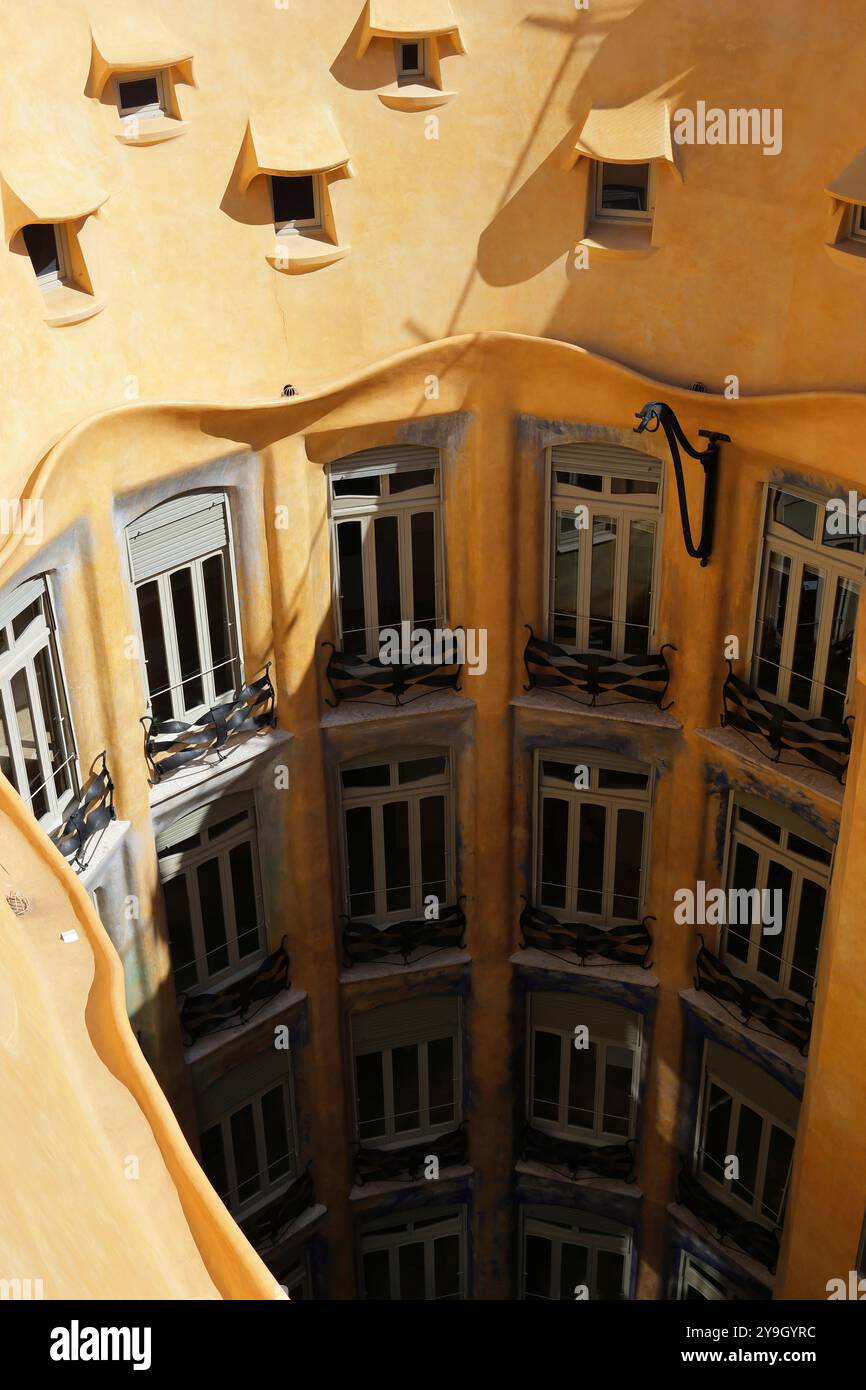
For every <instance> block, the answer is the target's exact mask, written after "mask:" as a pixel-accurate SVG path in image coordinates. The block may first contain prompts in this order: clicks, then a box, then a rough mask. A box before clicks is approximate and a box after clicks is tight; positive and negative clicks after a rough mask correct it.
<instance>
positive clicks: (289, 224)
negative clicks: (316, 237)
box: [271, 174, 321, 232]
mask: <svg viewBox="0 0 866 1390" xmlns="http://www.w3.org/2000/svg"><path fill="white" fill-rule="evenodd" d="M271 193H272V196H273V203H274V226H275V227H276V229H277V231H278V232H283V231H294V230H295V229H296V228H299V227H312V228H316V227H320V226H321V214H320V200H319V187H318V179H317V178H316V176H315V175H314V174H302V175H298V176H296V177H293V178H285V177H282V176H279V175H276V174H275V175H274V176H273V177H272V178H271Z"/></svg>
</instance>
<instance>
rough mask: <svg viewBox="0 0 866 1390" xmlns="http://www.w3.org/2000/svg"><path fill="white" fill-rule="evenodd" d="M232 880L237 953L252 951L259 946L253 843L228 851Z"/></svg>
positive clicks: (244, 954)
mask: <svg viewBox="0 0 866 1390" xmlns="http://www.w3.org/2000/svg"><path fill="white" fill-rule="evenodd" d="M229 867H230V870H231V880H232V899H233V902H234V908H235V929H236V930H237V934H238V955H239V956H240V957H241V958H243V957H244V956H249V955H252V954H253V952H254V951H257V950H258V949H259V944H260V943H259V921H258V903H257V902H256V880H255V875H254V873H253V847H252V845H251V844H250V843H249V841H246V842H245V843H244V844H242V845H235V847H234V849H232V850H230V851H229Z"/></svg>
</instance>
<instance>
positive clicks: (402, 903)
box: [382, 801, 412, 912]
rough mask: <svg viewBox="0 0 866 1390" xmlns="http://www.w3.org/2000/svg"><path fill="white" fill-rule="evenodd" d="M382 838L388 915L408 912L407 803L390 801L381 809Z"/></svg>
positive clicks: (410, 882)
mask: <svg viewBox="0 0 866 1390" xmlns="http://www.w3.org/2000/svg"><path fill="white" fill-rule="evenodd" d="M382 835H383V839H384V845H383V850H384V855H385V885H386V889H387V891H386V894H385V908H386V911H387V912H403V911H408V910H409V909H410V908H411V906H412V866H411V860H410V855H409V803H408V801H389V802H387V803H386V804H385V805H384V806H383V807H382Z"/></svg>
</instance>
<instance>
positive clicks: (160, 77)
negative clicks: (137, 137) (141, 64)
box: [115, 72, 168, 118]
mask: <svg viewBox="0 0 866 1390" xmlns="http://www.w3.org/2000/svg"><path fill="white" fill-rule="evenodd" d="M115 86H116V89H117V108H118V110H119V111H120V114H121V116H123V117H124V118H130V117H139V118H141V117H145V118H148V117H154V116H164V115H165V114H166V110H167V105H168V103H167V101H166V83H165V74H164V73H162V72H151V73H130V74H129V75H128V76H126V77H123V78H120V77H119V78H117V79H116V83H115Z"/></svg>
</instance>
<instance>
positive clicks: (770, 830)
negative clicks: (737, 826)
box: [736, 806, 782, 845]
mask: <svg viewBox="0 0 866 1390" xmlns="http://www.w3.org/2000/svg"><path fill="white" fill-rule="evenodd" d="M736 815H737V820H738V821H739V822H740V823H741V824H743V825H748V826H751V828H752V830H757V832H758V834H759V835H763V837H764V839H765V840H772V842H773V844H774V845H777V844H778V843H779V841H780V840H781V838H782V830H781V827H780V826H778V825H776V824H775V822H774V821H771V820H765V819H764V817H763V816H759V815H756V814H755V812H754V811H747V810H746V809H745V807H742V806H738V807H737V811H736Z"/></svg>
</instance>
